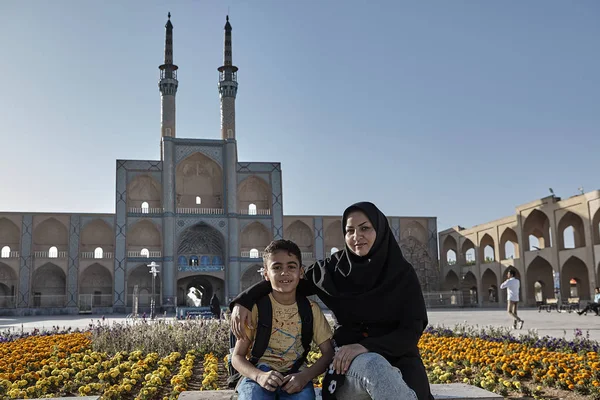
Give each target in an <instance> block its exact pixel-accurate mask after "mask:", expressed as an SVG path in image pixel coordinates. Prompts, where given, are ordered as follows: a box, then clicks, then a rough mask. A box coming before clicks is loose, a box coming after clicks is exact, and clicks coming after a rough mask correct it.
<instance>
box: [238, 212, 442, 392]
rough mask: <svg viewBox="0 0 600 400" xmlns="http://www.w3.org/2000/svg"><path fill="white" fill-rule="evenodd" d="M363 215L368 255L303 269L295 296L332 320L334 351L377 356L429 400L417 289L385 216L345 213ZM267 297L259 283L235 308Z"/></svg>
mask: <svg viewBox="0 0 600 400" xmlns="http://www.w3.org/2000/svg"><path fill="white" fill-rule="evenodd" d="M355 210H360V211H362V212H364V213H365V214H366V215H367V217H368V218H369V220H370V221H371V223H372V224H373V228H374V229H375V230H376V232H377V236H376V239H375V243H374V244H373V246H372V247H371V250H370V251H369V254H367V255H366V256H364V257H359V256H357V255H355V254H354V253H352V252H351V251H350V249H349V248H348V247H347V246H346V247H345V248H344V249H343V250H341V251H338V252H337V253H335V254H333V255H332V256H331V258H328V259H326V260H324V261H319V262H317V263H315V264H313V265H311V266H309V267H308V268H306V269H305V274H304V275H305V279H304V280H302V281H301V282H300V284H299V285H298V289H297V290H298V293H299V294H301V295H305V296H309V295H313V294H316V295H317V296H319V298H320V299H321V300H322V301H323V303H325V305H326V306H327V307H328V308H329V309H330V310H331V311H332V312H333V313H334V314H335V317H336V320H337V322H338V326H336V329H335V333H334V340H335V342H336V344H337V345H338V346H343V345H346V344H353V343H360V344H361V345H363V346H364V347H365V348H366V349H367V350H369V351H370V352H375V353H378V354H381V355H382V356H383V357H385V358H386V359H387V360H388V361H389V362H390V363H391V364H392V365H394V366H396V367H397V368H398V369H400V371H401V372H402V376H403V378H404V381H405V382H406V383H407V384H408V386H409V387H410V388H411V389H413V390H414V391H415V393H416V394H417V397H418V398H419V400H429V399H433V397H432V396H431V393H430V387H429V382H428V380H427V373H426V371H425V367H424V366H423V362H422V360H421V356H420V354H419V349H418V347H417V344H418V342H419V339H420V337H421V334H422V333H423V330H424V329H425V327H426V326H427V324H428V319H427V311H426V308H425V301H424V299H423V293H422V291H421V285H420V283H419V279H418V277H417V274H416V273H415V270H414V268H413V267H412V265H411V264H410V263H409V262H408V261H407V260H406V259H405V258H404V256H403V255H402V252H401V250H400V246H399V245H398V243H397V242H396V240H395V239H394V235H393V233H392V231H391V229H390V227H389V224H388V220H387V218H386V217H385V215H384V214H383V213H382V212H381V211H379V209H377V207H376V206H375V205H373V204H372V203H367V202H362V203H357V204H354V205H352V206H350V207H348V209H346V211H345V212H344V216H343V221H342V229H343V234H344V235H345V234H346V232H345V229H346V228H345V226H346V221H347V218H348V214H349V213H350V212H352V211H355ZM270 291H271V285H270V284H269V282H266V281H264V282H261V283H258V284H256V285H254V286H252V287H251V288H249V289H247V290H246V291H245V292H243V293H241V294H240V295H238V296H237V297H236V298H235V299H234V300H233V301H232V303H231V304H230V306H231V307H233V305H234V303H239V304H240V305H242V306H244V307H246V308H247V309H252V306H253V305H254V304H255V303H256V300H257V299H259V298H260V297H262V296H264V295H266V294H268V293H269V292H270Z"/></svg>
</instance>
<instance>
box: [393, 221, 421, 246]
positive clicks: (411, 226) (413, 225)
mask: <svg viewBox="0 0 600 400" xmlns="http://www.w3.org/2000/svg"><path fill="white" fill-rule="evenodd" d="M409 237H413V238H415V239H417V240H418V241H419V242H420V243H422V244H427V231H426V230H425V228H424V227H423V225H421V224H420V223H418V222H417V221H411V222H409V223H408V224H407V225H406V227H402V233H401V235H400V240H405V239H408V238H409Z"/></svg>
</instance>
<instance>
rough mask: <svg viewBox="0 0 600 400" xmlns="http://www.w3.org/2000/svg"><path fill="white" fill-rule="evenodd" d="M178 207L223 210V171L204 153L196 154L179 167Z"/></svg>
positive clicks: (177, 170)
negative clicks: (197, 198) (198, 201)
mask: <svg viewBox="0 0 600 400" xmlns="http://www.w3.org/2000/svg"><path fill="white" fill-rule="evenodd" d="M175 191H176V203H177V207H182V208H195V207H198V205H197V202H196V197H200V198H201V200H202V207H203V208H223V171H222V169H221V167H220V166H219V164H217V163H216V162H215V161H213V160H212V159H210V158H209V157H207V156H206V155H204V154H202V153H194V154H192V155H190V156H189V157H187V158H186V159H184V160H183V161H181V162H180V163H179V164H178V165H177V169H176V175H175Z"/></svg>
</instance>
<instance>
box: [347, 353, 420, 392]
mask: <svg viewBox="0 0 600 400" xmlns="http://www.w3.org/2000/svg"><path fill="white" fill-rule="evenodd" d="M336 397H337V398H338V399H340V400H371V399H372V400H389V399H394V400H417V395H416V394H415V392H414V391H413V390H412V389H411V388H409V387H408V385H407V384H406V383H405V382H404V379H402V373H401V372H400V370H399V369H398V368H396V367H394V366H392V365H391V364H390V363H389V362H388V360H386V359H385V358H383V356H382V355H380V354H377V353H363V354H360V355H358V356H357V357H356V358H355V359H354V360H352V363H351V364H350V368H349V369H348V372H346V381H345V382H344V384H343V385H342V386H341V387H340V388H339V389H338V390H337V392H336Z"/></svg>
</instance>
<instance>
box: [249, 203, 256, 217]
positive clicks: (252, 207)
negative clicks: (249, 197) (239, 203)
mask: <svg viewBox="0 0 600 400" xmlns="http://www.w3.org/2000/svg"><path fill="white" fill-rule="evenodd" d="M248 215H256V204H250V205H249V206H248Z"/></svg>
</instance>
